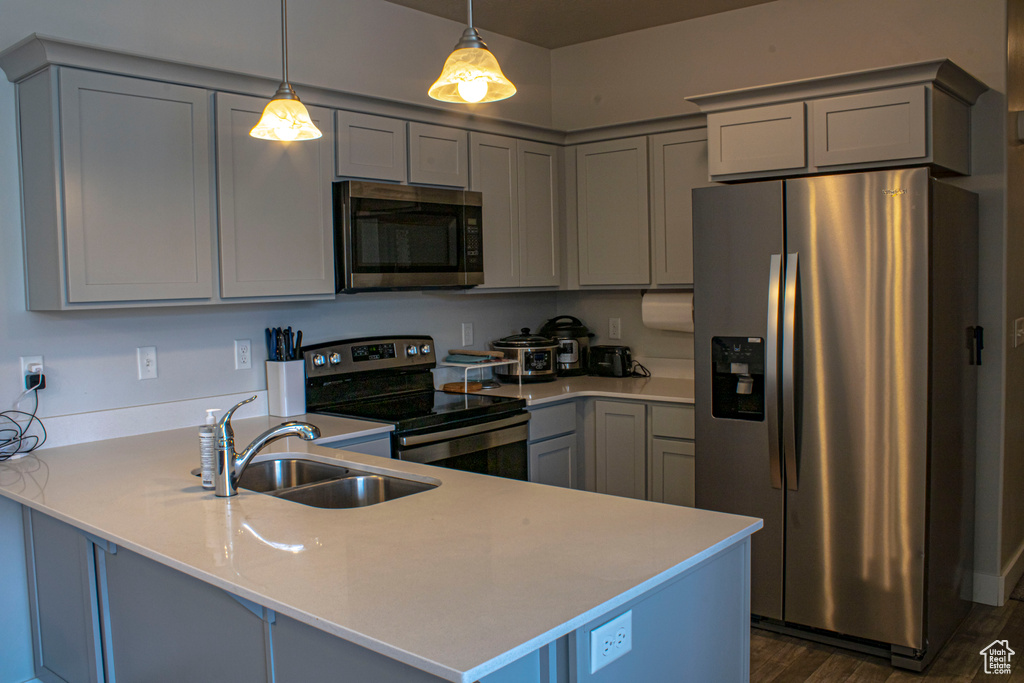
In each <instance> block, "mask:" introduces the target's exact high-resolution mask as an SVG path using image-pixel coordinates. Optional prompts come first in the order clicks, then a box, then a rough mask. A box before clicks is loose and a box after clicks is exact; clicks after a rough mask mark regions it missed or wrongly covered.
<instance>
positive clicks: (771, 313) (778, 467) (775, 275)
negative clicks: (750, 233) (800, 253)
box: [764, 254, 782, 489]
mask: <svg viewBox="0 0 1024 683" xmlns="http://www.w3.org/2000/svg"><path fill="white" fill-rule="evenodd" d="M781 286H782V254H772V257H771V266H770V270H769V275H768V339H767V340H766V344H765V356H766V357H765V359H764V360H765V370H764V393H765V412H766V418H767V420H768V467H769V470H770V472H771V480H772V488H776V489H781V488H782V454H781V452H780V448H779V300H780V297H779V295H780V291H779V288H780V287H781Z"/></svg>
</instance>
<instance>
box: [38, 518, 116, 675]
mask: <svg viewBox="0 0 1024 683" xmlns="http://www.w3.org/2000/svg"><path fill="white" fill-rule="evenodd" d="M22 512H23V517H24V525H25V551H26V552H25V556H26V561H27V564H28V567H27V570H28V572H27V573H28V580H29V612H30V614H31V619H32V631H33V633H32V650H33V657H34V660H35V669H36V676H37V677H38V678H39V679H40V680H42V681H44V683H50V682H51V681H75V682H79V681H80V682H83V683H98V682H99V681H103V680H106V679H105V677H104V668H103V653H102V649H101V638H100V614H99V606H98V602H97V594H96V588H95V587H96V565H95V561H94V552H95V551H94V545H93V543H92V542H91V541H90V540H89V539H88V537H87V536H86V535H85V534H83V533H82V532H81V531H79V530H78V529H75V528H74V527H72V526H70V525H68V524H65V523H64V522H60V521H58V520H56V519H54V518H52V517H48V516H47V515H43V514H40V513H38V512H35V511H34V510H30V509H29V508H22ZM101 552H102V551H101Z"/></svg>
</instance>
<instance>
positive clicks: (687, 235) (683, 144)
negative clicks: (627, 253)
mask: <svg viewBox="0 0 1024 683" xmlns="http://www.w3.org/2000/svg"><path fill="white" fill-rule="evenodd" d="M648 144H649V147H650V156H651V176H650V177H651V264H652V267H653V271H654V273H653V282H652V284H655V285H692V284H693V213H692V209H691V205H692V203H691V194H692V193H691V191H692V190H693V188H695V187H704V186H706V185H708V184H709V183H708V179H707V178H708V171H707V154H708V141H707V132H706V130H705V129H696V130H683V131H677V132H675V133H663V134H661V135H652V136H651V137H650V138H649V139H648Z"/></svg>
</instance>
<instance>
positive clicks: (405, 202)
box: [334, 180, 484, 293]
mask: <svg viewBox="0 0 1024 683" xmlns="http://www.w3.org/2000/svg"><path fill="white" fill-rule="evenodd" d="M482 204H483V199H482V195H481V194H480V193H479V192H469V191H467V190H451V189H443V188H436V187H414V186H411V185H389V184H386V183H368V182H361V181H355V180H346V181H342V182H337V183H334V232H335V235H334V237H335V239H334V243H335V248H336V249H337V252H336V263H335V266H336V273H337V276H336V277H337V281H336V284H337V291H339V292H350V293H351V292H361V291H369V290H379V289H439V288H467V287H472V286H475V285H480V284H483V282H484V257H483V243H482V230H483V221H482V214H481V211H482Z"/></svg>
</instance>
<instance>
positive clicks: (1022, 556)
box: [974, 542, 1024, 607]
mask: <svg viewBox="0 0 1024 683" xmlns="http://www.w3.org/2000/svg"><path fill="white" fill-rule="evenodd" d="M1022 576H1024V542H1021V544H1020V545H1019V546H1017V551H1016V552H1015V553H1014V554H1013V558H1011V559H1010V561H1009V562H1007V563H1006V565H1004V566H1003V570H1002V572H1001V573H1000V574H999V575H998V576H996V575H994V574H982V573H980V572H975V573H974V602H980V603H982V604H984V605H994V606H996V607H1002V606H1003V605H1005V604H1006V601H1007V600H1009V599H1010V593H1012V592H1013V589H1014V587H1015V586H1016V585H1017V582H1018V581H1020V579H1021V577H1022Z"/></svg>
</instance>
